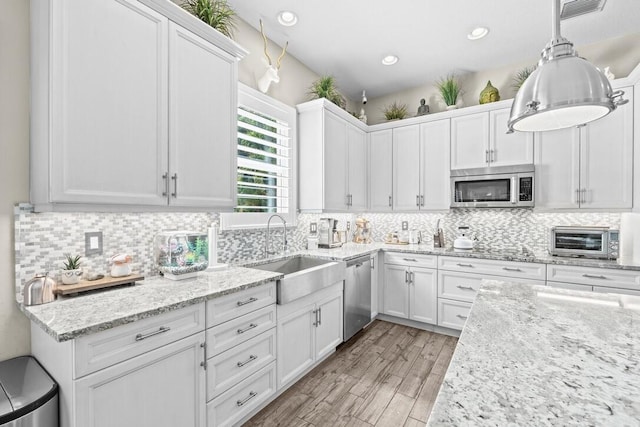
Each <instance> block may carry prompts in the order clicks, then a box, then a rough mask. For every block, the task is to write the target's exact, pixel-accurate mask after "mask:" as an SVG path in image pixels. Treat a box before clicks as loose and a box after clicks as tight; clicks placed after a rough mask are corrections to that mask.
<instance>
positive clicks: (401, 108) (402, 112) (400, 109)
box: [382, 101, 407, 120]
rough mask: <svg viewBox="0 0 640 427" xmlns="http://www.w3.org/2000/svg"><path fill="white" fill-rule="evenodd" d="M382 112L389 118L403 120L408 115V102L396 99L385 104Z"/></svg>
mask: <svg viewBox="0 0 640 427" xmlns="http://www.w3.org/2000/svg"><path fill="white" fill-rule="evenodd" d="M382 112H383V113H384V117H385V118H386V119H387V120H395V119H400V120H402V119H404V118H405V117H407V104H398V103H397V102H396V101H394V102H393V103H392V104H390V105H387V106H385V107H384V109H383V110H382Z"/></svg>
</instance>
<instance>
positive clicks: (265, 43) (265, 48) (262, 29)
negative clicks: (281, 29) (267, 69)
mask: <svg viewBox="0 0 640 427" xmlns="http://www.w3.org/2000/svg"><path fill="white" fill-rule="evenodd" d="M260 34H262V38H263V39H264V56H266V57H267V59H268V60H269V66H271V57H270V56H269V54H268V53H267V36H265V35H264V27H263V25H262V19H261V20H260ZM287 44H288V42H287ZM283 55H284V53H283ZM278 68H280V59H278Z"/></svg>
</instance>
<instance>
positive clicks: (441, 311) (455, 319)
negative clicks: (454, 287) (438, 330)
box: [438, 298, 471, 330]
mask: <svg viewBox="0 0 640 427" xmlns="http://www.w3.org/2000/svg"><path fill="white" fill-rule="evenodd" d="M470 311H471V303H469V302H461V301H453V300H448V299H445V298H438V326H444V327H445V328H451V329H457V330H462V328H463V327H464V323H465V322H466V321H467V318H468V317H469V312H470Z"/></svg>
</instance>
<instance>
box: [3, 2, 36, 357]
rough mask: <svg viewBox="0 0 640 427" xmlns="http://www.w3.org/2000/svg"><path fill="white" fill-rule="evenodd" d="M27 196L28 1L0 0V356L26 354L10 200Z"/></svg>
mask: <svg viewBox="0 0 640 427" xmlns="http://www.w3.org/2000/svg"><path fill="white" fill-rule="evenodd" d="M25 200H29V2H28V1H27V0H2V1H0V360H5V359H9V358H11V357H14V356H18V355H22V354H28V353H29V352H30V347H29V341H30V336H29V322H28V321H27V318H26V317H25V316H24V315H23V314H22V313H21V312H20V310H19V309H18V306H17V305H16V302H15V288H14V286H15V276H14V264H15V260H14V254H13V205H14V204H15V203H17V202H22V201H25Z"/></svg>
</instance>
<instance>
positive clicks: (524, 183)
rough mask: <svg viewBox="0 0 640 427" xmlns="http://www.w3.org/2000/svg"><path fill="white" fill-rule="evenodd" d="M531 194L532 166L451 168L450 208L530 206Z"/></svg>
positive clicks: (531, 202) (531, 204) (532, 191)
mask: <svg viewBox="0 0 640 427" xmlns="http://www.w3.org/2000/svg"><path fill="white" fill-rule="evenodd" d="M533 194H534V167H533V165H517V166H496V167H491V168H476V169H458V170H452V171H451V207H452V208H524V207H533V205H534V197H533Z"/></svg>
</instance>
